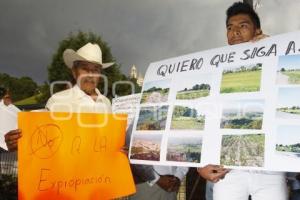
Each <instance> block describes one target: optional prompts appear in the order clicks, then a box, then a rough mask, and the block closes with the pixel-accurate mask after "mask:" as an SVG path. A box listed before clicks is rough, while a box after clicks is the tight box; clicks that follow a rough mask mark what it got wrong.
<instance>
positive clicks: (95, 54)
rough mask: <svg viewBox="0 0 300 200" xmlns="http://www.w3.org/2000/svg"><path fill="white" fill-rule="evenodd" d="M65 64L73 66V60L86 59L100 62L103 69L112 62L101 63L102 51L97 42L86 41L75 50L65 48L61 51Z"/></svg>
mask: <svg viewBox="0 0 300 200" xmlns="http://www.w3.org/2000/svg"><path fill="white" fill-rule="evenodd" d="M63 58H64V62H65V64H66V65H67V66H68V67H69V68H72V67H73V62H74V61H77V60H78V61H81V60H82V61H88V62H92V63H96V64H100V65H101V66H102V68H103V69H105V68H108V67H110V66H112V65H113V64H114V63H102V52H101V49H100V47H99V45H98V44H92V43H90V42H89V43H87V44H86V45H84V46H83V47H81V48H80V49H78V50H77V51H74V50H73V49H66V50H65V51H64V53H63Z"/></svg>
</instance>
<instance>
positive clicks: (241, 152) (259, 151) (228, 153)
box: [221, 134, 265, 167]
mask: <svg viewBox="0 0 300 200" xmlns="http://www.w3.org/2000/svg"><path fill="white" fill-rule="evenodd" d="M264 152H265V135H264V134H246V135H223V137H222V147H221V164H222V165H227V166H249V167H262V166H263V165H264Z"/></svg>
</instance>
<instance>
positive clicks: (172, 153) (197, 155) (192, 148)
mask: <svg viewBox="0 0 300 200" xmlns="http://www.w3.org/2000/svg"><path fill="white" fill-rule="evenodd" d="M201 148H202V137H169V138H168V146H167V159H166V160H167V161H175V162H192V163H200V161H201Z"/></svg>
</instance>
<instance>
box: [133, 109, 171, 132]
mask: <svg viewBox="0 0 300 200" xmlns="http://www.w3.org/2000/svg"><path fill="white" fill-rule="evenodd" d="M168 108H169V106H149V107H141V109H140V112H139V117H138V122H137V126H136V130H164V129H165V128H166V122H167V115H168Z"/></svg>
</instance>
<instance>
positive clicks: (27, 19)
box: [0, 0, 300, 83]
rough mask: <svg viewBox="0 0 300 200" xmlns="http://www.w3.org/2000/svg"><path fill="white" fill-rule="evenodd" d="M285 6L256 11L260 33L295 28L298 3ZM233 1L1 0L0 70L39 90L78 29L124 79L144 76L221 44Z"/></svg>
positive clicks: (268, 3) (266, 1)
mask: <svg viewBox="0 0 300 200" xmlns="http://www.w3.org/2000/svg"><path fill="white" fill-rule="evenodd" d="M287 1H288V2H287ZM287 1H285V3H284V4H283V3H280V2H281V1H272V0H262V1H261V2H262V3H263V7H261V8H259V10H258V12H259V14H260V15H261V16H262V21H263V23H262V24H263V27H264V29H265V31H266V32H267V33H269V34H273V33H276V34H277V33H282V32H287V31H292V30H296V29H299V28H300V27H299V20H297V19H299V14H298V13H299V12H297V9H298V8H299V7H300V6H299V1H293V0H287ZM232 2H234V1H232V0H222V1H218V0H203V1H202V0H201V1H199V0H164V1H161V0H86V1H82V0H51V1H50V0H49V1H40V0H10V1H1V2H0V7H1V8H2V12H0V33H1V37H0V60H1V62H0V69H1V72H5V73H9V74H11V75H14V76H25V75H26V76H30V77H32V78H33V79H34V80H36V81H38V82H40V83H41V82H43V81H45V80H47V66H48V65H49V63H50V61H51V57H52V55H53V53H54V52H55V50H56V49H57V47H58V42H59V41H61V40H62V39H64V38H65V37H66V36H67V35H68V34H69V33H70V32H76V31H78V30H82V31H85V32H87V31H92V32H94V33H96V34H98V35H101V36H102V38H103V39H104V40H105V41H107V43H108V44H109V45H110V47H111V50H112V53H113V55H114V57H115V58H116V59H117V62H118V63H120V64H121V65H122V68H121V69H122V71H123V72H124V73H126V74H128V71H129V68H130V67H131V66H132V65H133V64H135V65H136V66H137V67H138V69H139V70H140V71H141V72H142V73H145V71H146V68H147V66H148V65H149V63H150V62H153V61H157V60H160V59H165V58H168V57H174V56H179V55H182V54H187V53H191V52H195V51H202V50H205V49H210V48H215V47H219V46H224V45H226V38H225V25H224V20H225V10H226V8H227V7H228V6H229V5H231V4H232ZM274 2H275V3H274ZM291 11H292V12H291ZM278 13H280V16H279V15H278ZM286 19H288V20H286ZM281 22H282V23H281Z"/></svg>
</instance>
